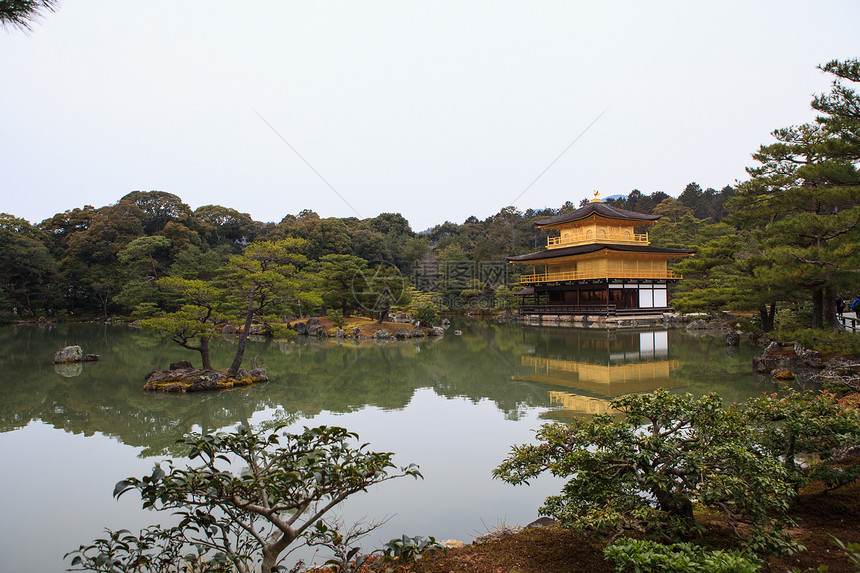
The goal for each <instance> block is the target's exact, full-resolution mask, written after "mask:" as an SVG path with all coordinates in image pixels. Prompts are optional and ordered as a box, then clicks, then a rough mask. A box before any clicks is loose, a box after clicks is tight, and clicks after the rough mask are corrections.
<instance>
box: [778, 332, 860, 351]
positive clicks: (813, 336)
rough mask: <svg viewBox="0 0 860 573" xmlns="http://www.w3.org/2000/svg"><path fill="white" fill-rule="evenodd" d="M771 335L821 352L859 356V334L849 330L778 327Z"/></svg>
mask: <svg viewBox="0 0 860 573" xmlns="http://www.w3.org/2000/svg"><path fill="white" fill-rule="evenodd" d="M772 337H774V338H776V339H777V340H782V341H785V342H796V343H798V344H800V345H801V346H804V347H805V348H811V349H812V350H815V351H817V352H821V353H823V354H827V353H831V352H836V353H838V354H844V355H850V356H860V336H858V335H857V334H854V333H851V332H837V331H835V330H827V329H813V328H802V327H801V328H780V329H778V330H777V331H775V332H774V333H773V335H772Z"/></svg>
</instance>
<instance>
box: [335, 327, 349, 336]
mask: <svg viewBox="0 0 860 573" xmlns="http://www.w3.org/2000/svg"><path fill="white" fill-rule="evenodd" d="M334 335H335V337H336V338H343V337H344V336H346V331H345V330H344V329H342V328H338V329H337V330H336V331H335V333H334Z"/></svg>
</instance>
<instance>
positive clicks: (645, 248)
mask: <svg viewBox="0 0 860 573" xmlns="http://www.w3.org/2000/svg"><path fill="white" fill-rule="evenodd" d="M603 249H608V250H610V251H621V252H626V253H656V254H665V255H691V254H693V252H694V251H692V250H691V249H668V248H661V247H651V246H649V245H610V244H606V243H591V244H588V245H577V246H575V247H563V248H561V249H547V250H545V251H538V252H536V253H529V254H527V255H519V256H516V257H508V260H509V261H511V262H524V261H539V260H543V259H555V258H558V257H566V256H568V255H584V254H586V253H595V252H597V251H600V250H603Z"/></svg>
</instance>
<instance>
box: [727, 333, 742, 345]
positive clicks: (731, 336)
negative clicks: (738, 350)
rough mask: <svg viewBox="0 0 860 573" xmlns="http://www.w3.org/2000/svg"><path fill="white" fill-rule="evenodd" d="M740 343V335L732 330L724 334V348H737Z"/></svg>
mask: <svg viewBox="0 0 860 573" xmlns="http://www.w3.org/2000/svg"><path fill="white" fill-rule="evenodd" d="M740 343H741V335H740V334H738V333H737V332H735V331H734V330H732V331H731V332H728V333H727V334H726V346H738V345H739V344H740Z"/></svg>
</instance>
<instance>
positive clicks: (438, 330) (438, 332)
mask: <svg viewBox="0 0 860 573" xmlns="http://www.w3.org/2000/svg"><path fill="white" fill-rule="evenodd" d="M430 336H445V329H444V328H442V327H440V326H434V327H433V328H431V329H430Z"/></svg>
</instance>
